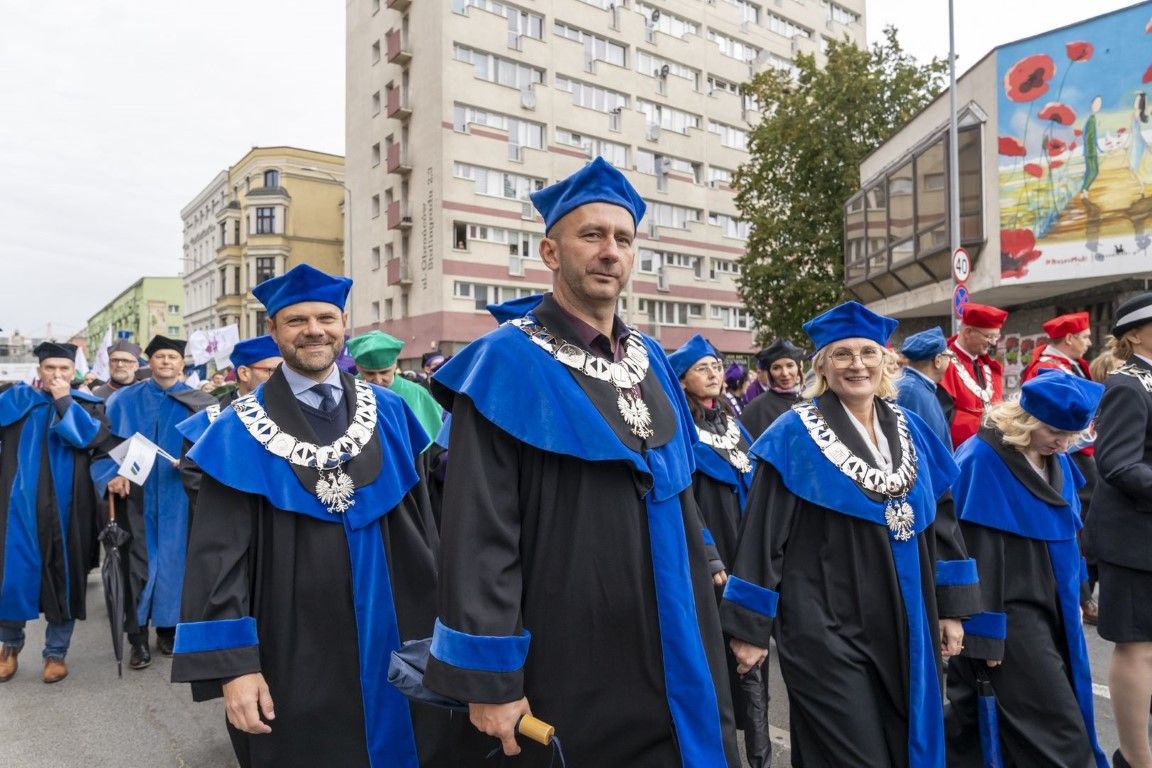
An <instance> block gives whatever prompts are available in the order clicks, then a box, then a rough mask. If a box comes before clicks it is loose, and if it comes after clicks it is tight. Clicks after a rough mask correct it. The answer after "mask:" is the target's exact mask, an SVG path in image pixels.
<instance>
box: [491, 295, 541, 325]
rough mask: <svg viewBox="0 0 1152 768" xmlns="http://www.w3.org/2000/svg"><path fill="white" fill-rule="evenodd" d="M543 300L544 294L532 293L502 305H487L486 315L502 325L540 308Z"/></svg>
mask: <svg viewBox="0 0 1152 768" xmlns="http://www.w3.org/2000/svg"><path fill="white" fill-rule="evenodd" d="M543 300H544V294H542V293H534V294H532V295H531V296H521V297H520V298H518V299H512V300H510V301H506V302H504V303H503V304H489V305H488V306H487V307H486V309H487V310H488V314H490V315H492V317H494V318H496V322H498V323H503V322H506V321H508V320H515V319H516V318H518V317H524V315H526V314H528V313H529V312H531V311H532V310H534V309H536V307H538V306H540V302H541V301H543Z"/></svg>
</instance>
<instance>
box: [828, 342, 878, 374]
mask: <svg viewBox="0 0 1152 768" xmlns="http://www.w3.org/2000/svg"><path fill="white" fill-rule="evenodd" d="M856 358H860V364H861V365H863V366H864V367H865V368H879V367H880V365H881V364H882V363H883V362H884V351H883V350H881V349H880V348H879V347H866V348H865V349H862V350H860V351H859V352H851V351H849V350H847V349H838V350H836V351H835V352H833V353H832V354H831V355H829V356H828V359H829V360H831V361H832V367H833V368H836V369H837V370H844V369H845V368H851V367H852V363H853V362H854V361H855V360H856Z"/></svg>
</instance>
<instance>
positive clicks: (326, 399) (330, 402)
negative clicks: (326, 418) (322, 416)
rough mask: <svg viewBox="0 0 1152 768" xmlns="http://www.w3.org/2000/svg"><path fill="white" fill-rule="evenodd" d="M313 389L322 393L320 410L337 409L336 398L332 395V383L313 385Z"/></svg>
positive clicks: (319, 393)
mask: <svg viewBox="0 0 1152 768" xmlns="http://www.w3.org/2000/svg"><path fill="white" fill-rule="evenodd" d="M311 391H313V392H315V393H316V394H318V395H320V410H322V411H324V413H332V411H334V410H336V398H335V397H333V396H332V386H331V385H330V384H316V385H313V386H312V388H311Z"/></svg>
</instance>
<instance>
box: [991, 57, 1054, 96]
mask: <svg viewBox="0 0 1152 768" xmlns="http://www.w3.org/2000/svg"><path fill="white" fill-rule="evenodd" d="M1055 75H1056V62H1054V61H1052V57H1051V56H1048V55H1046V54H1043V53H1034V54H1032V55H1031V56H1025V57H1024V58H1023V59H1020V61H1018V62H1016V63H1015V64H1013V65H1012V68H1011V69H1009V70H1008V72H1006V73H1005V75H1004V93H1005V95H1007V96H1008V98H1009V99H1011V100H1012V101H1035V100H1036V99H1038V98H1040V97H1041V96H1043V95H1044V94H1046V93H1048V81H1049V80H1051V79H1052V78H1053V77H1054V76H1055Z"/></svg>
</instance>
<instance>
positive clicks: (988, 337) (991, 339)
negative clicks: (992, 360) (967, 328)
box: [972, 328, 1000, 344]
mask: <svg viewBox="0 0 1152 768" xmlns="http://www.w3.org/2000/svg"><path fill="white" fill-rule="evenodd" d="M972 330H973V331H975V332H976V333H978V334H980V338H982V339H984V341H986V342H988V343H989V344H995V343H996V342H998V341H1000V334H998V333H984V331H982V330H980V329H979V328H973V329H972Z"/></svg>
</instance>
